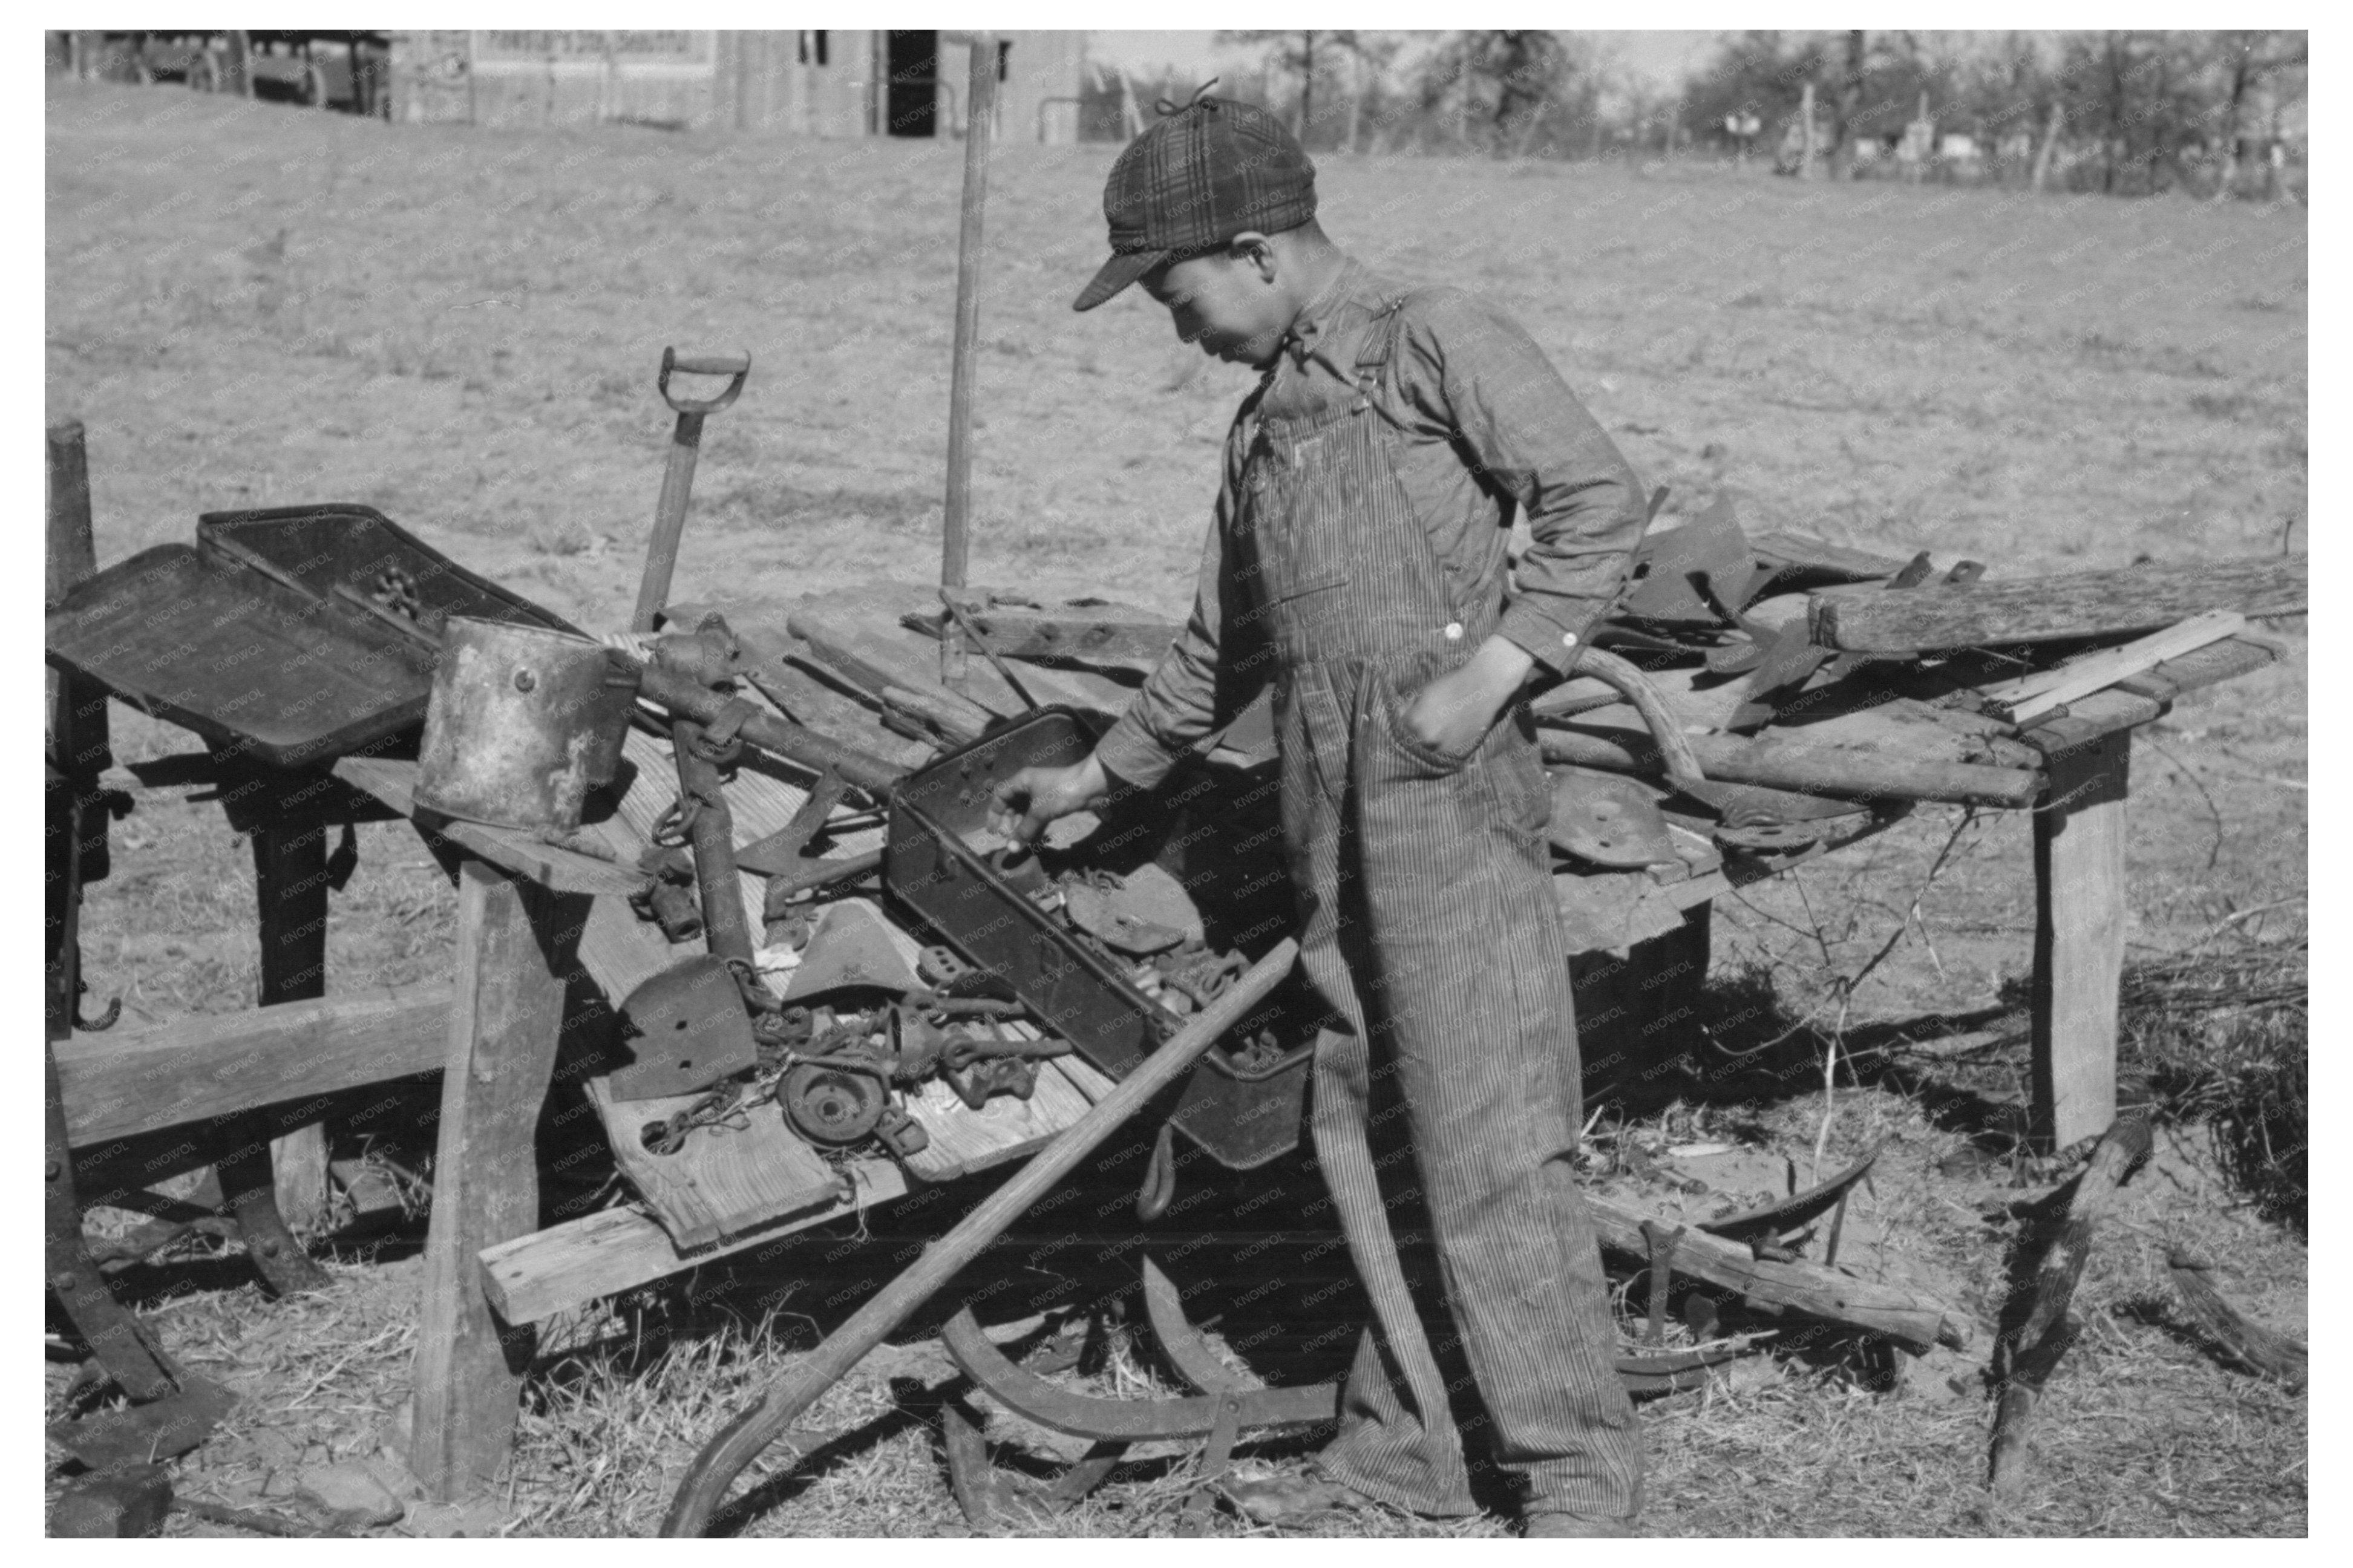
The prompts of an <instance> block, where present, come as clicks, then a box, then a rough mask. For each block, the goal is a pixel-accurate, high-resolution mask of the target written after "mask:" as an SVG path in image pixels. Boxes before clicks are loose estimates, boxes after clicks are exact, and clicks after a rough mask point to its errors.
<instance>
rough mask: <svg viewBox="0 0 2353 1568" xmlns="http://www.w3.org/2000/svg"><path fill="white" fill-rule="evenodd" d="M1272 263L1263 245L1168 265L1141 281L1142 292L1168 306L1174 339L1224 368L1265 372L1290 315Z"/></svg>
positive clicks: (1237, 246) (1278, 349)
mask: <svg viewBox="0 0 2353 1568" xmlns="http://www.w3.org/2000/svg"><path fill="white" fill-rule="evenodd" d="M1274 273H1275V265H1274V258H1272V257H1271V255H1269V254H1267V250H1266V247H1265V243H1264V241H1262V240H1261V242H1260V243H1259V245H1258V246H1257V247H1252V248H1250V249H1245V247H1244V246H1243V245H1242V243H1241V242H1240V241H1239V240H1237V241H1236V243H1235V245H1234V247H1233V249H1231V250H1226V251H1216V252H1212V253H1211V254H1209V255H1208V256H1196V257H1192V258H1189V259H1187V260H1184V261H1172V262H1170V263H1168V264H1167V265H1166V266H1165V267H1157V268H1154V269H1153V270H1151V271H1149V272H1147V273H1145V275H1144V277H1143V278H1142V279H1140V281H1141V282H1142V284H1143V287H1144V290H1145V293H1147V294H1150V295H1151V296H1152V297H1153V298H1154V299H1155V300H1159V301H1160V302H1161V303H1162V304H1163V305H1166V307H1168V314H1169V317H1170V319H1171V320H1172V321H1174V322H1175V323H1176V335H1177V336H1178V337H1179V338H1181V339H1183V340H1184V341H1185V342H1188V343H1198V344H1200V345H1201V352H1202V353H1205V354H1208V355H1210V356H1211V357H1212V358H1215V359H1221V360H1224V361H1226V362H1227V363H1240V364H1247V365H1250V366H1252V367H1254V368H1256V369H1259V370H1264V369H1265V368H1266V367H1267V366H1269V365H1271V364H1272V363H1274V359H1275V355H1276V354H1277V353H1280V352H1281V350H1282V334H1283V333H1284V332H1285V331H1288V330H1289V328H1290V326H1291V320H1292V316H1293V314H1294V313H1295V312H1294V311H1293V310H1292V309H1291V308H1290V307H1289V304H1288V302H1287V300H1286V299H1285V297H1284V295H1283V292H1282V289H1279V288H1277V287H1276V284H1275V278H1274Z"/></svg>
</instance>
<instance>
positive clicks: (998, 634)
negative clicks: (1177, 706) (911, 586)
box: [902, 589, 1184, 674]
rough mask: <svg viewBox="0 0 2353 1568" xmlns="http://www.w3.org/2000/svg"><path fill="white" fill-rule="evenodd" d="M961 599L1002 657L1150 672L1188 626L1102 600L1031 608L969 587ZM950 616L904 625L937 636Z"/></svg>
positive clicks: (911, 619) (926, 614)
mask: <svg viewBox="0 0 2353 1568" xmlns="http://www.w3.org/2000/svg"><path fill="white" fill-rule="evenodd" d="M958 602H959V603H961V604H963V605H965V615H966V616H969V617H970V618H971V620H972V624H973V627H974V629H975V630H976V631H978V632H979V633H980V635H981V636H982V637H986V638H987V639H988V646H989V647H991V648H992V649H994V650H995V651H996V653H997V657H998V658H1018V659H1025V660H1031V661H1035V660H1041V659H1044V660H1060V661H1062V662H1066V663H1071V664H1078V665H1082V666H1085V665H1092V666H1099V667H1105V668H1114V669H1130V670H1134V671H1136V672H1138V673H1140V674H1149V673H1150V672H1151V671H1152V670H1153V669H1155V668H1157V667H1158V666H1159V663H1160V660H1161V659H1162V658H1164V657H1166V654H1167V652H1168V647H1169V645H1170V644H1171V643H1173V642H1175V641H1176V637H1177V636H1178V634H1179V633H1181V632H1182V631H1183V630H1184V627H1183V626H1180V625H1178V624H1177V623H1176V622H1175V621H1172V620H1169V619H1167V618H1166V617H1165V616H1155V615H1153V614H1151V613H1150V612H1149V611H1146V610H1141V609H1137V608H1136V607H1134V605H1114V604H1112V603H1110V602H1109V601H1106V600H1102V599H1092V600H1082V601H1079V602H1076V603H1066V604H1057V605H1043V606H1039V607H1035V608H1029V607H1022V606H1018V605H1002V604H993V603H990V602H989V596H988V595H986V594H984V593H982V592H981V591H980V590H977V589H967V590H965V592H964V593H963V594H961V595H958ZM946 618H947V616H946V612H945V611H944V610H927V611H916V612H914V613H913V614H911V615H909V616H906V617H905V619H904V621H903V622H902V624H903V625H906V626H909V627H910V628H911V629H913V630H915V631H919V632H921V633H923V635H924V636H925V637H934V638H935V637H938V636H939V635H940V623H941V622H942V621H944V620H945V619H946Z"/></svg>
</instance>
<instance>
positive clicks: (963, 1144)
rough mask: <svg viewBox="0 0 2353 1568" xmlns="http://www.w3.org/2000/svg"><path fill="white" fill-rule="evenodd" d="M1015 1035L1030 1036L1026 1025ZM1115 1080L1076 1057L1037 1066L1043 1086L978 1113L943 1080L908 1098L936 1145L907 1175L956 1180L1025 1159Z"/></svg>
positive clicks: (913, 1159) (914, 1158)
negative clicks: (1024, 1157) (1023, 1157)
mask: <svg viewBox="0 0 2353 1568" xmlns="http://www.w3.org/2000/svg"><path fill="white" fill-rule="evenodd" d="M1014 1032H1018V1033H1023V1034H1026V1035H1028V1036H1029V1037H1031V1038H1035V1037H1036V1034H1037V1031H1035V1030H1034V1029H1029V1027H1028V1026H1017V1029H1016V1030H1015V1031H1014ZM1113 1082H1114V1080H1113V1079H1111V1078H1109V1077H1108V1076H1106V1075H1104V1074H1103V1073H1100V1072H1098V1071H1096V1070H1095V1069H1094V1068H1092V1067H1091V1066H1089V1065H1088V1064H1087V1063H1086V1062H1085V1061H1084V1060H1083V1059H1082V1058H1079V1057H1077V1056H1075V1055H1072V1056H1067V1057H1058V1058H1053V1059H1051V1060H1050V1061H1042V1062H1039V1064H1038V1087H1037V1089H1035V1090H1034V1091H1033V1092H1032V1093H1031V1095H1030V1097H1029V1099H1028V1100H1016V1099H1014V1098H1013V1097H1012V1096H1011V1095H1004V1096H1000V1097H999V1098H997V1099H996V1100H990V1101H989V1102H988V1103H987V1106H986V1107H984V1108H983V1109H981V1110H972V1109H971V1108H970V1107H968V1106H966V1105H965V1102H964V1101H963V1100H960V1099H958V1098H957V1097H956V1092H955V1089H952V1088H950V1087H949V1086H948V1085H947V1084H946V1083H944V1082H943V1081H942V1080H941V1079H932V1080H931V1081H929V1082H928V1083H925V1084H924V1085H923V1088H922V1089H921V1091H920V1092H918V1093H915V1094H911V1095H909V1096H908V1097H907V1113H908V1114H909V1115H911V1116H913V1118H914V1119H915V1120H916V1121H918V1122H920V1123H922V1125H923V1131H925V1132H928V1133H929V1134H931V1139H932V1142H931V1146H930V1147H929V1148H927V1149H925V1150H924V1151H923V1152H922V1153H920V1154H910V1155H909V1156H907V1161H906V1164H907V1169H908V1171H909V1172H910V1173H912V1174H913V1175H915V1176H917V1177H919V1178H920V1179H922V1180H923V1181H926V1182H948V1181H954V1180H955V1179H956V1178H957V1177H959V1176H968V1175H970V1174H972V1173H974V1172H975V1171H986V1170H987V1169H988V1168H989V1167H990V1166H992V1165H1002V1164H1004V1163H1007V1162H1008V1161H1011V1160H1018V1159H1020V1158H1021V1157H1022V1156H1023V1155H1025V1154H1029V1153H1031V1152H1035V1151H1036V1150H1038V1149H1039V1148H1040V1147H1042V1146H1043V1145H1044V1144H1045V1142H1047V1140H1049V1139H1050V1138H1051V1137H1053V1136H1054V1134H1055V1133H1057V1132H1060V1131H1062V1129H1064V1128H1065V1127H1068V1126H1070V1125H1071V1123H1072V1122H1074V1121H1078V1119H1079V1118H1080V1117H1082V1116H1084V1115H1085V1114H1086V1113H1087V1108H1088V1107H1089V1106H1091V1105H1092V1104H1094V1102H1095V1101H1096V1100H1101V1099H1102V1098H1103V1096H1104V1095H1106V1094H1108V1093H1110V1092H1111V1090H1112V1086H1113Z"/></svg>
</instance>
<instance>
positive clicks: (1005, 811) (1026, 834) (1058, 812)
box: [988, 755, 1111, 844]
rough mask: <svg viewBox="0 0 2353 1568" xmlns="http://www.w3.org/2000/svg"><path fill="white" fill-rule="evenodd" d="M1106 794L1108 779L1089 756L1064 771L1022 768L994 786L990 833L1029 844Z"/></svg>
mask: <svg viewBox="0 0 2353 1568" xmlns="http://www.w3.org/2000/svg"><path fill="white" fill-rule="evenodd" d="M1109 794H1111V778H1110V775H1108V774H1106V773H1104V772H1103V764H1102V763H1099V762H1097V761H1095V760H1094V758H1093V757H1092V755H1090V756H1089V757H1088V758H1087V760H1086V761H1085V762H1083V763H1071V765H1070V766H1069V767H1067V768H1023V769H1022V770H1021V771H1020V772H1019V773H1015V774H1014V775H1013V776H1012V777H1011V778H1009V779H1007V780H1006V781H1005V782H1004V783H1003V784H998V785H997V793H996V797H995V799H994V801H993V802H992V803H991V805H990V808H989V813H988V826H989V829H990V831H992V832H995V833H1001V834H1003V835H1004V836H1005V837H1008V838H1010V839H1012V840H1014V841H1015V842H1016V843H1020V844H1028V843H1031V842H1033V841H1034V840H1035V839H1036V838H1037V837H1038V835H1039V834H1040V833H1043V832H1045V831H1046V825H1047V824H1048V823H1050V822H1051V821H1053V820H1054V819H1055V818H1056V817H1058V816H1070V815H1071V813H1072V812H1074V811H1084V810H1085V809H1086V808H1087V807H1089V806H1091V805H1094V804H1096V803H1097V802H1098V801H1100V800H1102V799H1103V797H1104V796H1105V795H1109Z"/></svg>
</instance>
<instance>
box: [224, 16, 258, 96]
mask: <svg viewBox="0 0 2353 1568" xmlns="http://www.w3.org/2000/svg"><path fill="white" fill-rule="evenodd" d="M227 55H228V89H229V91H231V92H233V93H235V94H237V96H238V97H239V98H251V97H252V96H253V36H252V35H251V34H250V33H248V32H246V31H245V30H244V29H243V28H236V29H232V30H231V31H230V33H229V35H228V48H227Z"/></svg>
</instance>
